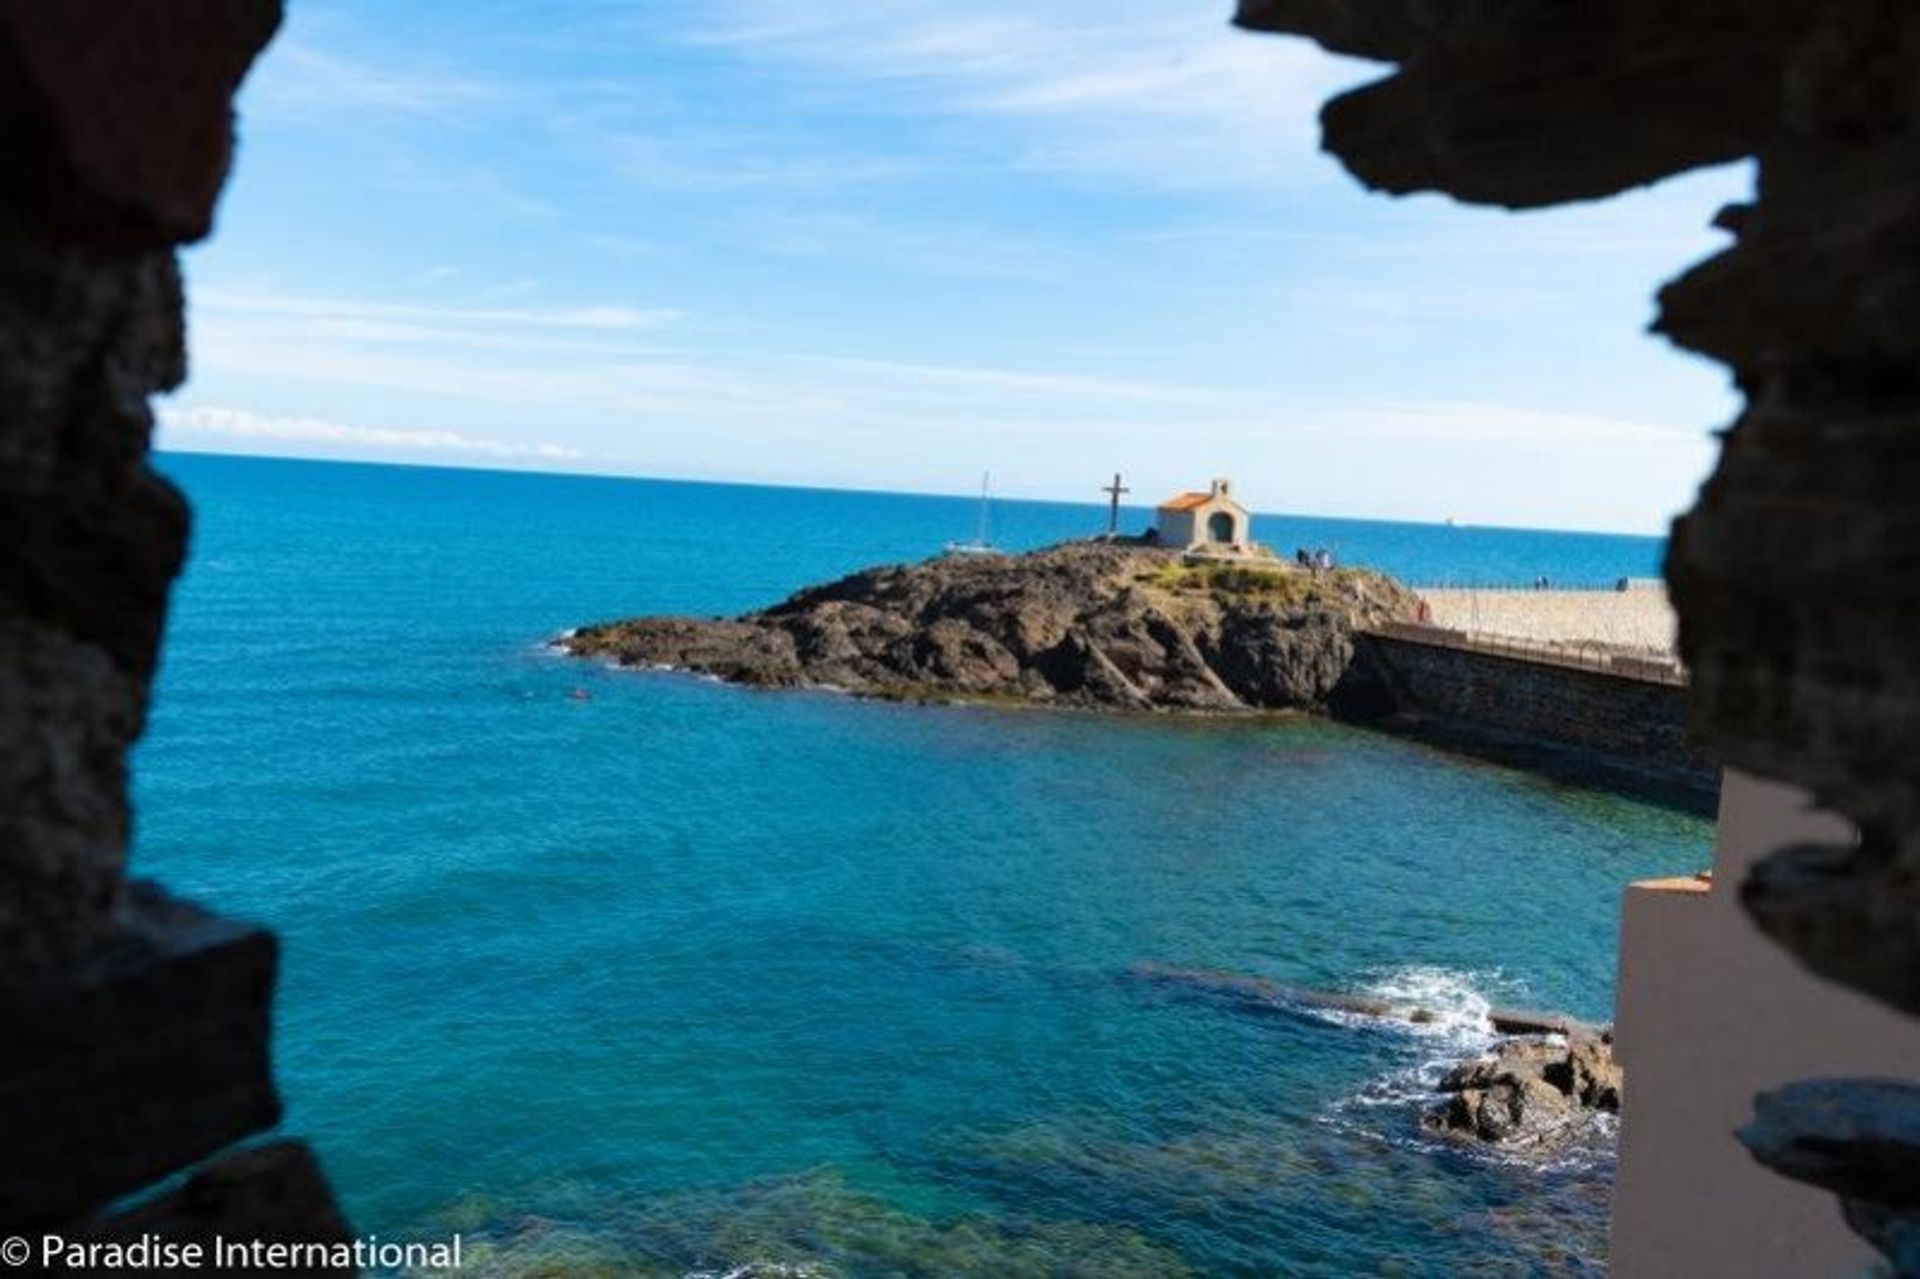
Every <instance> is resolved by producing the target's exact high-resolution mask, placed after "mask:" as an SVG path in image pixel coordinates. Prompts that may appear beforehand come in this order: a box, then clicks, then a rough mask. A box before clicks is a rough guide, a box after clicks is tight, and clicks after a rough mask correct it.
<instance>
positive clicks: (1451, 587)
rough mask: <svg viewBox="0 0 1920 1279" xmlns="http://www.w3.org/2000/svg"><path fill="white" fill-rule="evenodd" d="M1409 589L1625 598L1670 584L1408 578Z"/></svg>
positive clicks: (1650, 581) (1609, 579)
mask: <svg viewBox="0 0 1920 1279" xmlns="http://www.w3.org/2000/svg"><path fill="white" fill-rule="evenodd" d="M1405 584H1406V586H1407V587H1408V588H1409V589H1411V590H1415V591H1450V592H1453V593H1455V594H1459V595H1470V594H1474V593H1478V592H1484V593H1486V594H1488V595H1524V594H1526V593H1528V592H1531V591H1542V592H1556V593H1559V592H1564V593H1569V594H1577V595H1624V594H1626V593H1628V592H1631V591H1661V592H1664V591H1665V590H1666V589H1667V584H1666V583H1665V582H1663V581H1661V580H1660V579H1659V578H1657V577H1605V578H1601V577H1593V578H1580V579H1573V580H1568V581H1562V580H1560V579H1557V578H1549V579H1547V580H1545V581H1541V580H1539V579H1535V580H1533V581H1520V580H1511V579H1500V580H1495V579H1491V578H1489V579H1482V580H1477V581H1469V580H1466V579H1464V578H1461V579H1452V580H1449V579H1445V578H1431V579H1415V578H1408V579H1406V582H1405Z"/></svg>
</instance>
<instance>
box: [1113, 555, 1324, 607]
mask: <svg viewBox="0 0 1920 1279" xmlns="http://www.w3.org/2000/svg"><path fill="white" fill-rule="evenodd" d="M1135 580H1136V581H1138V582H1139V583H1140V584H1141V585H1143V586H1150V587H1155V588H1157V589H1159V590H1163V591H1177V592H1190V593H1196V594H1197V593H1201V592H1205V593H1208V594H1213V595H1233V596H1238V597H1242V598H1258V599H1264V600H1271V601H1273V602H1274V603H1276V604H1298V603H1301V602H1303V601H1304V600H1306V599H1308V598H1310V597H1311V595H1312V586H1313V583H1312V579H1311V578H1310V576H1309V575H1308V574H1305V573H1302V572H1300V571H1298V570H1296V569H1291V568H1285V567H1279V566H1276V567H1273V568H1265V567H1254V566H1252V565H1246V564H1179V563H1175V564H1162V565H1160V566H1159V567H1157V568H1154V569H1152V570H1150V571H1148V572H1145V573H1142V574H1140V575H1139V577H1138V578H1136V579H1135Z"/></svg>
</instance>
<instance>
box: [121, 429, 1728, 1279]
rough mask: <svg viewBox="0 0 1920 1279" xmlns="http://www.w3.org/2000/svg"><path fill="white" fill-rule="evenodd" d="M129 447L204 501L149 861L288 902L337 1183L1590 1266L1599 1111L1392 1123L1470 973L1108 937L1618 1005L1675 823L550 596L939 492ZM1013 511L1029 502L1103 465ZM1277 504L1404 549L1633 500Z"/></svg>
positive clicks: (965, 1229) (1486, 770)
mask: <svg viewBox="0 0 1920 1279" xmlns="http://www.w3.org/2000/svg"><path fill="white" fill-rule="evenodd" d="M162 461H163V467H164V469H165V470H167V471H168V472H169V473H170V474H172V475H173V476H174V477H175V478H176V479H177V480H178V481H179V482H180V483H181V484H182V485H183V486H184V487H185V488H186V489H187V490H188V492H189V493H190V494H191V495H192V497H193V498H194V500H195V505H196V508H197V511H198V525H197V531H196V539H195V545H194V550H193V557H192V562H191V566H190V568H189V571H188V573H187V575H186V577H185V579H184V580H183V583H182V586H181V588H180V591H179V594H178V596H177V604H176V610H175V616H174V619H173V626H172V632H171V639H170V646H169V649H168V654H167V661H166V666H165V669H164V671H163V675H162V679H161V683H160V687H159V690H158V694H157V700H156V709H155V714H154V718H153V723H152V728H151V730H150V733H149V736H148V739H147V742H146V744H145V745H144V746H143V747H142V749H141V752H140V755H139V758H138V761H137V763H138V773H137V786H138V794H139V811H140V829H139V834H138V841H137V851H136V867H137V869H138V870H139V871H141V872H142V873H145V874H150V875H155V876H158V877H160V878H162V879H164V880H166V881H168V882H169V884H170V885H171V886H172V887H174V888H175V889H176V890H177V891H180V892H183V893H186V894H189V895H192V896H195V897H198V898H201V899H203V900H205V901H208V902H210V903H212V904H214V905H216V906H218V907H220V908H222V909H224V910H227V911H230V912H233V913H237V914H241V915H245V916H250V917H253V918H257V919H260V920H263V921H265V922H267V923H269V924H271V925H272V926H273V927H275V928H276V929H277V930H279V932H280V933H281V935H282V937H283V939H284V942H285V959H284V977H283V983H282V988H281V993H280V1000H279V1024H278V1032H277V1035H278V1043H277V1051H278V1067H279V1073H280V1078H281V1081H282V1084H283V1087H284V1090H285V1092H286V1095H287V1099H288V1103H289V1111H288V1118H287V1126H288V1128H289V1129H290V1130H291V1131H294V1132H298V1133H301V1134H303V1135H306V1136H308V1137H310V1138H311V1139H312V1140H313V1141H314V1143H315V1144H316V1146H317V1147H318V1149H319V1151H320V1153H321V1155H322V1157H323V1159H324V1160H325V1162H326V1165H327V1167H328V1169H329V1171H330V1173H331V1175H332V1176H333V1178H334V1180H335V1182H336V1185H337V1187H338V1189H339V1191H340V1193H341V1195H342V1197H343V1198H344V1201H345V1203H346V1206H347V1208H348V1210H349V1212H350V1214H351V1216H352V1219H353V1221H354V1223H355V1225H356V1227H357V1228H358V1229H359V1230H361V1231H362V1232H377V1233H379V1234H381V1235H382V1236H383V1237H386V1238H399V1237H405V1236H419V1237H428V1238H438V1237H441V1236H443V1235H444V1234H445V1233H446V1232H448V1231H450V1230H455V1229H458V1230H460V1231H462V1232H464V1235H465V1238H466V1240H467V1241H468V1250H469V1254H470V1255H471V1254H472V1253H473V1252H474V1251H475V1250H476V1249H477V1250H478V1251H479V1252H480V1253H482V1254H484V1256H485V1261H484V1262H483V1266H482V1268H481V1269H480V1270H479V1271H478V1273H487V1274H492V1273H541V1274H568V1273H577V1274H648V1275H651V1274H659V1275H684V1274H689V1273H698V1272H702V1271H708V1272H712V1273H716V1274H725V1273H727V1272H728V1271H729V1270H734V1269H737V1268H738V1267H740V1266H742V1265H747V1264H749V1263H760V1269H759V1270H757V1271H751V1272H747V1273H752V1274H758V1275H762V1276H764V1275H768V1274H774V1273H786V1274H794V1275H798V1274H818V1275H828V1274H844V1275H895V1274H898V1275H929V1276H931V1275H946V1274H956V1275H994V1276H1002V1275H1027V1274H1031V1275H1052V1274H1063V1275H1065V1274H1085V1275H1100V1276H1110V1275H1111V1276H1124V1275H1136V1274H1137V1275H1177V1274H1193V1275H1270V1274H1329V1275H1331V1274H1349V1273H1355V1272H1365V1273H1376V1272H1389V1273H1408V1274H1429V1273H1431V1274H1440V1273H1456V1272H1461V1271H1475V1270H1479V1271H1484V1272H1487V1273H1503V1272H1509V1271H1510V1272H1513V1273H1526V1272H1530V1271H1532V1270H1534V1269H1538V1268H1540V1267H1542V1266H1556V1267H1564V1268H1569V1269H1572V1270H1575V1271H1578V1270H1580V1269H1582V1268H1585V1267H1591V1266H1594V1265H1597V1264H1600V1258H1601V1254H1602V1251H1603V1247H1604V1224H1605V1205H1606V1195H1607V1188H1608V1182H1609V1177H1610V1172H1609V1165H1608V1159H1607V1157H1606V1155H1605V1151H1604V1144H1602V1145H1601V1146H1600V1147H1599V1148H1598V1150H1597V1153H1589V1154H1587V1155H1583V1156H1581V1157H1577V1158H1571V1159H1568V1160H1565V1161H1562V1162H1561V1163H1560V1164H1559V1165H1558V1166H1556V1167H1553V1168H1548V1169H1541V1168H1537V1167H1528V1166H1523V1165H1515V1164H1508V1163H1501V1162H1498V1161H1494V1160H1490V1159H1486V1158H1483V1157H1480V1156H1476V1155H1471V1154H1466V1153H1461V1152H1456V1151H1451V1150H1444V1149H1439V1148H1436V1147H1432V1146H1429V1145H1427V1144H1425V1143H1423V1142H1421V1141H1420V1140H1418V1139H1415V1138H1414V1137H1412V1136H1411V1135H1410V1128H1411V1124H1412V1116H1413V1114H1414V1113H1415V1107H1416V1106H1417V1100H1418V1096H1419V1094H1420V1092H1421V1089H1422V1087H1423V1084H1424V1081H1426V1080H1428V1079H1430V1078H1431V1075H1432V1073H1433V1070H1434V1065H1433V1063H1435V1062H1438V1061H1440V1060H1442V1059H1445V1058H1447V1057H1448V1056H1449V1055H1451V1054H1454V1053H1457V1052H1459V1051H1462V1050H1463V1049H1465V1048H1470V1047H1471V1046H1472V1044H1473V1042H1475V1040H1474V1036H1475V1033H1476V1032H1475V1031H1474V1030H1472V1029H1471V1027H1470V1026H1469V1025H1468V1024H1467V1019H1466V1018H1465V1017H1464V1016H1463V1018H1462V1020H1461V1021H1460V1023H1459V1024H1452V1023H1449V1024H1443V1025H1441V1026H1439V1027H1435V1028H1431V1029H1427V1030H1421V1031H1415V1030H1412V1029H1396V1028H1390V1027H1384V1026H1380V1025H1367V1024H1344V1025H1343V1024H1339V1023H1338V1022H1337V1021H1334V1020H1331V1019H1328V1018H1325V1017H1319V1016H1314V1015H1310V1014H1305V1013H1298V1012H1291V1013H1290V1012H1286V1011H1284V1010H1272V1009H1267V1010H1261V1009H1254V1008H1248V1007H1245V1006H1241V1005H1238V1004H1236V1003H1234V1002H1232V1001H1231V1000H1225V999H1222V998H1220V997H1219V996H1217V995H1214V994H1209V993H1208V992H1206V991H1205V990H1203V989H1198V988H1185V987H1182V986H1179V985H1177V984H1175V985H1169V984H1165V983H1152V982H1146V981H1142V980H1140V979H1139V978H1138V976H1137V975H1130V972H1129V970H1130V969H1132V968H1134V966H1136V965H1139V964H1143V963H1159V964H1166V965H1174V966H1180V967H1185V968H1212V969H1222V970H1228V971H1232V972H1236V973H1247V974H1256V975H1263V976H1267V977H1273V978H1278V979H1283V980H1287V981H1293V982H1300V983H1305V984H1311V985H1317V986H1325V987H1331V988H1337V989H1343V990H1360V989H1383V990H1398V991H1407V992H1415V993H1418V994H1419V996H1420V997H1421V998H1423V999H1427V1000H1430V1001H1435V1002H1440V1003H1443V1004H1445V1005H1446V1006H1447V1007H1449V1008H1452V1009H1456V1010H1460V1011H1461V1012H1462V1013H1463V1014H1465V1013H1470V1012H1471V1010H1472V1008H1473V1007H1474V1006H1475V1001H1477V1000H1480V999H1484V998H1494V999H1496V1000H1500V1001H1512V1002H1520V1003H1526V1004H1530V1005H1541V1006H1552V1007H1557V1008H1564V1009H1567V1010H1569V1011H1572V1012H1575V1013H1579V1014H1583V1015H1586V1016H1590V1017H1596V1018H1601V1017H1605V1016H1606V1015H1607V1012H1608V1009H1609V1006H1610V1002H1611V997H1612V970H1613V963H1614V932H1615V928H1616V925H1617V907H1618V898H1619V892H1620V887H1621V885H1622V884H1623V883H1624V882H1625V881H1627V880H1629V879H1631V878H1635V877H1639V876H1646V875H1653V874H1665V873H1676V872H1682V871H1688V870H1692V869H1694V868H1695V867H1697V866H1698V865H1701V864H1704V863H1705V862H1706V861H1707V860H1708V837H1709V831H1708V829H1707V827H1706V825H1705V824H1704V823H1702V822H1699V821H1697V820H1694V819H1691V818H1688V817H1684V816H1679V815H1676V814H1673V813H1670V812H1667V811H1664V810H1659V809H1654V808H1648V807H1643V806H1639V805H1636V804H1633V803H1631V802H1628V801H1625V800H1620V799H1615V798H1611V797H1602V796H1597V795H1592V794H1587V793H1582V792H1578V791H1572V790H1568V789H1564V788H1560V787H1556V786H1553V785H1550V784H1548V783H1545V782H1541V781H1537V780H1535V779H1532V778H1529V777H1526V776H1522V775H1519V774H1515V773H1511V772H1506V771H1502V770H1499V769H1494V768H1490V767H1486V766H1483V765H1478V764H1474V763H1470V762H1465V761H1462V760H1458V759H1454V758H1451V757H1448V756H1445V755H1442V754H1439V753H1436V752H1434V751H1431V750H1427V749H1425V748H1422V747H1418V746H1414V745H1410V744H1407V743H1403V742H1400V741H1396V740H1394V739H1391V738H1386V737H1382V736H1375V735H1372V734H1367V733H1362V732H1358V731H1354V730H1349V729H1345V728H1341V727H1337V726H1333V725H1329V724H1324V723H1318V722H1309V721H1300V720H1278V721H1263V722H1237V723H1214V724H1199V723H1182V722H1177V721H1171V720H1157V719H1125V718H1109V717H1098V716H1088V715H1072V714H1046V713H1035V712H1019V711H995V710H982V709H963V708H955V709H946V708H926V707H903V706H893V705H882V704H873V703H863V702H856V701H852V700H850V699H846V698H843V697H836V696H833V695H829V694H809V693H800V694H769V693H755V692H745V691H741V690H737V689H731V688H726V687H722V686H719V685H716V684H712V683H709V682H703V681H699V680H694V679H688V678H683V677H677V676H671V675H658V674H639V673H632V672H624V673H622V672H613V671H608V670H604V669H601V668H599V667H596V666H591V665H585V664H580V663H576V662H572V661H570V660H567V659H563V658H560V657H557V656H555V655H553V654H552V653H551V652H550V651H548V650H547V649H546V647H545V642H546V641H547V640H549V639H550V638H551V637H552V636H554V635H555V634H556V633H558V632H559V631H561V630H562V629H564V628H566V627H568V626H572V625H575V624H578V623H581V622H584V621H590V620H594V619H601V618H607V617H613V616H620V615H627V614H634V613H646V612H690V613H698V614H711V613H723V612H731V611H734V610H737V609H740V608H744V607H747V606H751V605H755V604H760V603H765V602H769V601H771V600H774V599H777V598H779V597H780V596H782V595H784V594H786V593H787V592H789V591H790V590H792V589H794V588H796V587H798V586H800V585H802V584H804V583H806V582H809V581H812V580H816V579H819V578H822V577H826V576H829V575H832V574H836V573H840V572H843V571H846V570H848V569H851V568H854V567H857V566H859V565H861V564H865V563H869V562H874V561H879V560H887V559H898V558H908V557H914V556H918V555H922V554H925V553H926V552H927V551H928V550H929V549H931V548H933V547H936V546H937V545H939V544H940V543H941V542H942V541H944V540H947V539H948V538H953V537H963V536H967V535H968V534H969V533H970V530H971V525H972V517H973V510H972V504H971V503H968V502H966V501H962V500H948V499H930V498H914V497H900V496H886V495H872V494H854V493H827V492H796V491H781V490H771V489H753V488H716V487H704V486H696V485H686V484H669V483H652V482H639V481H619V480H604V479H584V478H567V477H538V476H525V475H508V474H487V473H477V472H458V471H438V470H414V469H401V468H386V467H362V466H343V465H327V464H317V463H294V462H268V461H254V460H238V459H216V458H203V457H190V456H179V455H173V456H168V457H166V458H164V459H162ZM997 514H998V531H999V534H1000V536H1001V537H1002V539H1003V540H1004V541H1006V542H1008V543H1010V544H1014V545H1029V544H1037V543H1040V542H1044V541H1048V540H1052V539H1055V538H1058V537H1062V536H1068V535H1071V534H1075V533H1080V532H1084V531H1087V530H1088V528H1089V527H1097V526H1098V524H1099V522H1100V519H1101V516H1102V514H1103V513H1102V512H1100V511H1098V510H1097V509H1095V508H1092V507H1072V506H1047V505H1039V504H1033V505H1028V504H1012V503H1007V504H1002V505H1001V506H1000V508H999V510H998V512H997ZM1256 535H1259V536H1263V537H1266V538H1268V539H1270V540H1272V541H1274V542H1276V543H1279V544H1281V545H1289V546H1290V545H1291V544H1293V543H1295V542H1302V543H1311V544H1320V543H1325V542H1332V541H1335V540H1336V537H1337V540H1338V542H1339V544H1340V545H1341V546H1342V548H1343V551H1344V553H1345V554H1346V557H1347V558H1348V559H1349V560H1351V561H1357V562H1371V563H1376V564H1378V565H1380V566H1381V567H1385V568H1388V569H1390V570H1393V571H1397V572H1400V573H1402V574H1405V575H1407V576H1410V577H1434V578H1438V577H1455V578H1461V577H1478V578H1493V577H1509V576H1519V577H1521V578H1523V579H1524V578H1528V577H1531V576H1533V575H1536V574H1539V573H1547V574H1549V575H1552V576H1554V577H1556V578H1560V579H1566V580H1573V579H1578V578H1604V577H1607V576H1610V575H1611V576H1617V575H1623V574H1640V573H1644V572H1647V571H1649V568H1650V566H1651V565H1653V564H1654V563H1656V562H1657V559H1658V550H1659V548H1658V544H1657V543H1655V542H1653V541H1650V540H1645V539H1631V538H1585V537H1575V536H1571V535H1557V534H1500V533H1497V532H1494V531H1490V530H1443V529H1431V528H1424V529H1423V528H1419V527H1416V526H1404V525H1388V524H1377V525H1375V524H1364V523H1353V522H1343V523H1338V524H1335V523H1333V522H1319V521H1287V522H1283V521H1280V520H1268V519H1265V518H1263V519H1261V520H1260V521H1259V522H1258V525H1257V527H1256ZM1462 535H1467V536H1462ZM580 689H583V690H585V691H586V692H587V693H589V694H590V697H589V698H586V699H580V698H577V697H575V696H573V694H574V692H575V690H580ZM555 1258H561V1259H564V1260H565V1262H566V1265H565V1266H559V1267H558V1268H554V1267H552V1266H549V1263H552V1262H554V1259H555ZM774 1263H785V1264H786V1265H787V1267H788V1268H787V1269H785V1270H779V1269H775V1268H772V1267H773V1265H774ZM543 1266H548V1267H549V1268H545V1269H542V1268H541V1267H543ZM567 1267H571V1269H569V1268H567ZM473 1272H475V1270H474V1268H473V1267H470V1268H469V1273H473Z"/></svg>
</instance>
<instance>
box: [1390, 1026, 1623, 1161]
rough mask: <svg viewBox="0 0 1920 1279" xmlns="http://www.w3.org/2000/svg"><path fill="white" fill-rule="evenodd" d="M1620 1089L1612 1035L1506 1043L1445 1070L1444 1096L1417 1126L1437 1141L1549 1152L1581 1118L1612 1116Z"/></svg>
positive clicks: (1583, 1034)
mask: <svg viewBox="0 0 1920 1279" xmlns="http://www.w3.org/2000/svg"><path fill="white" fill-rule="evenodd" d="M1620 1090H1621V1072H1620V1067H1619V1065H1618V1064H1617V1063H1615V1061H1614V1059H1613V1045H1612V1041H1611V1038H1610V1037H1604V1036H1602V1035H1599V1034H1595V1033H1593V1032H1591V1031H1587V1030H1576V1031H1575V1032H1574V1033H1572V1034H1570V1035H1568V1036H1566V1037H1565V1038H1559V1037H1555V1038H1523V1039H1508V1040H1505V1041H1503V1042H1502V1043H1500V1044H1499V1045H1498V1046H1497V1047H1496V1048H1495V1049H1494V1050H1493V1052H1492V1053H1491V1054H1489V1055H1488V1056H1486V1057H1483V1058H1480V1059H1478V1060H1475V1061H1470V1062H1464V1063H1462V1064H1461V1065H1459V1066H1456V1067H1454V1068H1453V1069H1452V1070H1450V1071H1448V1072H1447V1073H1446V1075H1445V1076H1443V1077H1442V1078H1441V1080H1440V1091H1441V1092H1443V1093H1447V1094H1449V1095H1448V1096H1447V1098H1446V1099H1445V1100H1444V1101H1442V1102H1440V1103H1439V1104H1438V1105H1436V1106H1434V1107H1433V1108H1432V1109H1430V1110H1429V1111H1428V1112H1427V1113H1426V1114H1425V1115H1423V1116H1422V1117H1421V1121H1420V1122H1421V1126H1422V1127H1423V1128H1425V1129H1426V1130H1427V1131H1428V1132H1431V1133H1434V1134H1436V1135H1440V1136H1446V1137H1457V1138H1462V1139H1470V1140H1477V1141H1487V1142H1506V1143H1513V1144H1515V1145H1522V1146H1530V1147H1536V1148H1538V1147H1553V1146H1557V1145H1560V1144H1563V1143H1564V1142H1566V1141H1568V1140H1570V1139H1572V1138H1573V1137H1574V1136H1575V1135H1577V1134H1578V1132H1579V1131H1580V1121H1581V1120H1582V1118H1583V1117H1585V1116H1586V1115H1588V1114H1591V1113H1593V1112H1596V1111H1605V1112H1608V1113H1618V1111H1619V1109H1620Z"/></svg>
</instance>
